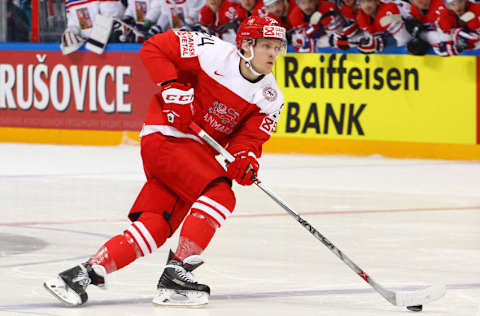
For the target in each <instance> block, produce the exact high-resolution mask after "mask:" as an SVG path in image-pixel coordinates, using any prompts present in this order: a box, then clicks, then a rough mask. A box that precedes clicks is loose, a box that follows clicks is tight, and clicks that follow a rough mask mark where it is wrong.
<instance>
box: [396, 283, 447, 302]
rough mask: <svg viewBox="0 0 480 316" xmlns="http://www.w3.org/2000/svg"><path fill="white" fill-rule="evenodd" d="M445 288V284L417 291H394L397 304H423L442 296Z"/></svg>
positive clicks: (445, 290)
mask: <svg viewBox="0 0 480 316" xmlns="http://www.w3.org/2000/svg"><path fill="white" fill-rule="evenodd" d="M446 292H447V289H446V287H445V285H434V286H430V287H427V288H426V289H423V290H418V291H403V292H396V293H395V301H396V304H395V305H397V306H417V305H424V304H426V303H430V302H433V301H436V300H438V299H439V298H441V297H443V296H444V295H445V293H446Z"/></svg>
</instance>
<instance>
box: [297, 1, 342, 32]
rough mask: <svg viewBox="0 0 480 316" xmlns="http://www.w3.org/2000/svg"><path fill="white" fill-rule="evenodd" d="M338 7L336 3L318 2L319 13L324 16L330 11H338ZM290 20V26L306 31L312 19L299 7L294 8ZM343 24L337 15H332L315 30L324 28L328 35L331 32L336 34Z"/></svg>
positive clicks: (323, 20)
mask: <svg viewBox="0 0 480 316" xmlns="http://www.w3.org/2000/svg"><path fill="white" fill-rule="evenodd" d="M337 10H338V7H337V5H336V4H335V3H333V2H329V1H325V0H321V1H319V2H318V7H317V11H318V12H320V13H321V14H322V15H325V14H326V13H327V12H330V11H337ZM288 19H289V20H290V24H291V25H292V27H294V28H296V29H304V28H306V27H307V26H308V25H309V23H310V17H307V16H306V15H305V13H303V12H302V10H300V8H299V7H298V6H296V7H295V8H293V10H292V12H291V13H290V15H289V16H288ZM342 24H343V21H342V19H341V18H340V17H339V16H338V15H337V14H334V15H331V16H329V17H327V18H324V19H322V20H321V21H320V22H319V23H318V25H317V26H315V29H319V28H320V27H323V29H324V31H325V32H326V33H329V32H334V31H337V30H339V28H341V26H342Z"/></svg>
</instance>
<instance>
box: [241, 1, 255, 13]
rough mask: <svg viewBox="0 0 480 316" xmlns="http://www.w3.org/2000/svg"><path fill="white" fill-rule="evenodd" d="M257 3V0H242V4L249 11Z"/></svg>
mask: <svg viewBox="0 0 480 316" xmlns="http://www.w3.org/2000/svg"><path fill="white" fill-rule="evenodd" d="M256 3H257V0H240V5H241V6H242V7H243V8H244V9H245V10H247V11H251V10H252V9H253V7H254V6H255V4H256Z"/></svg>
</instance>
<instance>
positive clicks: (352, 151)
mask: <svg viewBox="0 0 480 316" xmlns="http://www.w3.org/2000/svg"><path fill="white" fill-rule="evenodd" d="M263 151H264V152H269V153H298V154H340V155H342V154H344V155H360V156H369V155H376V154H379V155H382V156H386V157H394V158H430V159H448V160H480V145H464V144H434V143H414V142H391V141H374V140H338V139H318V138H301V139H300V138H293V137H277V136H274V137H272V138H271V139H270V140H269V141H268V142H267V143H265V145H264V146H263Z"/></svg>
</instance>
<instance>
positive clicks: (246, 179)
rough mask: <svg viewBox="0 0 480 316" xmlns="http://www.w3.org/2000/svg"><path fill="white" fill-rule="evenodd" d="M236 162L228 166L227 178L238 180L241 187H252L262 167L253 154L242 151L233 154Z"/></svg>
mask: <svg viewBox="0 0 480 316" xmlns="http://www.w3.org/2000/svg"><path fill="white" fill-rule="evenodd" d="M233 156H234V157H235V160H234V161H233V162H232V163H230V164H228V166H227V177H229V178H230V179H231V180H232V181H233V180H236V181H237V183H238V184H240V185H251V184H252V183H253V182H254V180H255V178H256V176H257V173H258V168H259V167H260V165H259V164H258V161H257V159H256V157H255V155H254V154H253V153H251V152H247V151H246V150H242V151H239V152H236V153H233Z"/></svg>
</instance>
